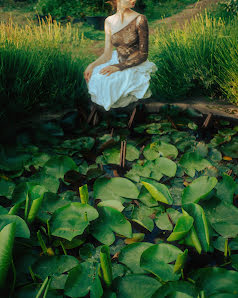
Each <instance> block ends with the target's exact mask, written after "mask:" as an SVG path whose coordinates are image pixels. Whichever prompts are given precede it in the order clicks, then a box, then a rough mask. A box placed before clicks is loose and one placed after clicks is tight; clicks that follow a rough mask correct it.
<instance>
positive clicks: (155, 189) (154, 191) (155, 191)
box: [141, 179, 173, 205]
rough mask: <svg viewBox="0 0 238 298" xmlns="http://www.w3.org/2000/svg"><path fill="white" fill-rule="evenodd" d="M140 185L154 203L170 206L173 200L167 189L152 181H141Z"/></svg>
mask: <svg viewBox="0 0 238 298" xmlns="http://www.w3.org/2000/svg"><path fill="white" fill-rule="evenodd" d="M141 183H142V184H143V185H144V187H145V188H146V189H147V190H148V191H149V193H150V194H151V196H152V197H153V198H154V199H155V200H156V201H159V202H162V203H165V204H168V205H172V203H173V199H172V197H171V195H170V192H169V190H168V188H167V187H166V186H165V185H164V184H161V183H159V182H156V181H154V180H152V179H143V181H141Z"/></svg>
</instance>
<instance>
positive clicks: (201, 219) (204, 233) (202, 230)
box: [183, 203, 210, 252]
mask: <svg viewBox="0 0 238 298" xmlns="http://www.w3.org/2000/svg"><path fill="white" fill-rule="evenodd" d="M183 209H184V210H185V211H186V212H187V213H188V214H189V215H190V216H192V218H193V219H194V228H195V230H196V232H197V235H198V238H199V241H200V243H201V245H202V249H203V250H204V251H205V252H208V250H209V245H210V236H209V228H208V224H207V219H206V216H205V213H204V211H203V209H202V207H201V206H199V205H198V204H193V203H191V204H185V205H183Z"/></svg>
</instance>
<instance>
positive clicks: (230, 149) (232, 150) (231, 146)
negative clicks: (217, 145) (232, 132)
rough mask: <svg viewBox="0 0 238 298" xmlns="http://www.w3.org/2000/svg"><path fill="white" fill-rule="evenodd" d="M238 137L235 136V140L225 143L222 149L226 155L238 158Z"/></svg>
mask: <svg viewBox="0 0 238 298" xmlns="http://www.w3.org/2000/svg"><path fill="white" fill-rule="evenodd" d="M237 148H238V137H236V138H233V140H232V141H231V142H230V143H228V144H225V145H222V146H221V151H222V153H223V154H225V155H226V156H229V157H232V158H238V150H237Z"/></svg>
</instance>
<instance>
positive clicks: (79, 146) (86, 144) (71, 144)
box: [61, 137, 95, 151]
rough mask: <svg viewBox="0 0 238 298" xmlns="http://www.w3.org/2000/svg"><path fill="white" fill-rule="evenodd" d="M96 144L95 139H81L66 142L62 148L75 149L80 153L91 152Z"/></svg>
mask: <svg viewBox="0 0 238 298" xmlns="http://www.w3.org/2000/svg"><path fill="white" fill-rule="evenodd" d="M94 144H95V139H94V138H91V137H80V138H78V139H74V140H65V141H64V142H63V143H62V144H61V147H62V148H67V149H74V150H78V151H90V150H91V149H92V148H93V146H94Z"/></svg>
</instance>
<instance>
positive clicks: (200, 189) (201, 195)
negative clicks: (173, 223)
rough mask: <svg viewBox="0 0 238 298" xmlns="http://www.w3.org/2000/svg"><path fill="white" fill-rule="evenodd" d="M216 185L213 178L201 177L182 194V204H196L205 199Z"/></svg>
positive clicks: (215, 180)
mask: <svg viewBox="0 0 238 298" xmlns="http://www.w3.org/2000/svg"><path fill="white" fill-rule="evenodd" d="M216 184H217V179H216V178H215V177H208V176H201V177H199V178H197V179H195V180H194V181H193V182H192V183H191V184H190V185H188V186H187V187H186V188H185V189H184V191H183V194H182V204H186V203H198V202H199V201H200V200H201V199H205V198H206V197H207V196H208V194H209V193H210V192H211V191H212V190H213V188H214V187H215V186H216Z"/></svg>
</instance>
